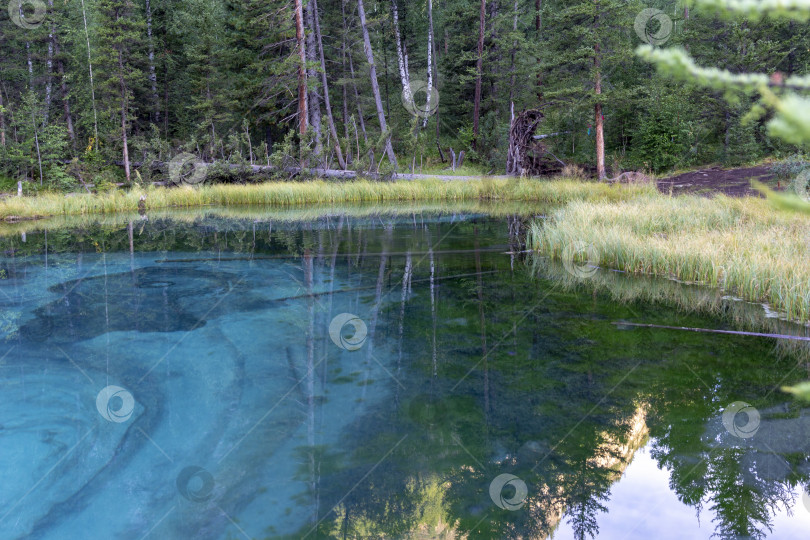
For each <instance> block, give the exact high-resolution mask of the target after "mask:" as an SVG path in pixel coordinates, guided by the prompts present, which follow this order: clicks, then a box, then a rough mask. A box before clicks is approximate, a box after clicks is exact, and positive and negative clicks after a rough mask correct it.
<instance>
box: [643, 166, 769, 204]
mask: <svg viewBox="0 0 810 540" xmlns="http://www.w3.org/2000/svg"><path fill="white" fill-rule="evenodd" d="M752 180H757V181H758V182H762V183H764V184H765V183H767V184H771V187H773V188H775V189H777V190H780V189H781V187H782V186H780V185H779V183H778V182H777V181H776V177H775V176H774V174H773V173H772V172H771V168H770V167H769V166H768V165H760V166H757V167H748V168H743V169H722V168H720V167H710V168H707V169H699V170H697V171H691V172H688V173H684V174H679V175H678V176H673V177H671V178H664V179H661V180H658V190H659V191H661V192H662V193H670V192H672V193H673V194H675V195H681V194H686V193H689V194H695V195H704V196H706V197H711V196H714V195H716V194H718V193H722V194H724V195H728V196H730V197H748V196H751V197H759V196H761V195H760V193H759V192H757V191H756V190H754V189H753V188H752V187H751V181H752Z"/></svg>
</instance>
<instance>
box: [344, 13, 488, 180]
mask: <svg viewBox="0 0 810 540" xmlns="http://www.w3.org/2000/svg"><path fill="white" fill-rule="evenodd" d="M482 1H484V0H482ZM357 11H358V12H359V14H360V26H361V27H362V29H363V46H364V49H365V52H366V58H367V59H368V65H369V77H370V79H371V90H372V92H373V93H374V104H375V105H376V106H377V116H378V118H379V120H380V129H381V130H382V132H383V136H384V137H385V151H386V153H387V154H388V160H389V161H390V162H391V165H393V166H394V170H396V168H397V157H396V156H395V155H394V148H393V147H392V146H391V134H390V133H388V123H387V122H386V121H385V110H384V109H383V104H382V97H381V96H380V85H379V82H378V81H377V66H376V64H375V63H374V51H373V50H372V49H371V38H369V35H368V24H367V23H366V10H365V8H364V7H363V0H357Z"/></svg>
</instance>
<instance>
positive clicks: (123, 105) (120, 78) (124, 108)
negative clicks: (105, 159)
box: [118, 50, 131, 182]
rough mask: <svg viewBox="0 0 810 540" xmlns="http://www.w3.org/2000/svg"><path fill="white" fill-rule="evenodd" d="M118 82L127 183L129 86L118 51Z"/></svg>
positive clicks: (122, 60) (128, 173)
mask: <svg viewBox="0 0 810 540" xmlns="http://www.w3.org/2000/svg"><path fill="white" fill-rule="evenodd" d="M118 69H119V72H118V82H119V83H120V85H121V139H122V141H123V143H124V174H126V177H127V182H130V181H131V177H130V171H129V145H128V143H127V109H128V108H129V103H128V99H127V86H126V82H125V81H124V55H123V53H122V52H121V51H120V50H119V51H118Z"/></svg>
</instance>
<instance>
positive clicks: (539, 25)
mask: <svg viewBox="0 0 810 540" xmlns="http://www.w3.org/2000/svg"><path fill="white" fill-rule="evenodd" d="M534 8H535V10H536V12H537V13H536V15H535V18H534V29H535V31H536V32H537V35H536V36H535V37H536V39H538V40H539V39H540V31H541V30H542V29H543V17H542V15H541V10H542V9H543V0H535V2H534ZM541 62H542V60H541V59H540V58H539V57H538V58H537V64H538V65H539V64H540V63H541ZM537 101H538V102H541V103H542V101H543V73H542V72H541V71H540V70H539V69H538V71H537Z"/></svg>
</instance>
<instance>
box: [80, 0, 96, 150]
mask: <svg viewBox="0 0 810 540" xmlns="http://www.w3.org/2000/svg"><path fill="white" fill-rule="evenodd" d="M81 2H82V19H84V37H85V39H86V40H87V66H88V68H89V69H90V98H91V99H92V103H93V143H94V144H95V147H96V151H98V112H97V110H96V90H95V85H94V84H93V61H92V59H91V58H90V33H89V32H88V30H87V10H86V9H85V7H84V0H81Z"/></svg>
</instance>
